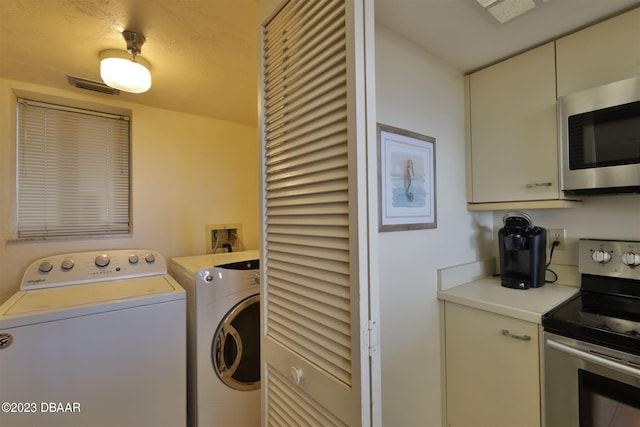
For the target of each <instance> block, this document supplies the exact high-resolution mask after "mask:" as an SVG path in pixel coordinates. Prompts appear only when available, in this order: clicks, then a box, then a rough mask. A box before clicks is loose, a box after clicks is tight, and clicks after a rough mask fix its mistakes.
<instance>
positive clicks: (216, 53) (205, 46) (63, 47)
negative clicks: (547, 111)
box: [0, 0, 640, 125]
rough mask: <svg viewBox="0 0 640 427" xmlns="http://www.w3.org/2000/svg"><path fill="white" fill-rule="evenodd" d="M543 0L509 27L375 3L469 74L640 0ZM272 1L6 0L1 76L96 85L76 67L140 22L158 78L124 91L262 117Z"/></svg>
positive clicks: (475, 10) (184, 107) (64, 85)
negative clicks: (261, 72) (262, 40)
mask: <svg viewBox="0 0 640 427" xmlns="http://www.w3.org/2000/svg"><path fill="white" fill-rule="evenodd" d="M305 1H311V0H305ZM365 1H366V2H372V1H373V0H365ZM536 2H537V3H539V4H540V6H539V7H537V8H536V9H534V10H533V11H532V12H531V13H528V14H526V15H523V16H521V17H518V18H516V19H514V20H512V21H509V22H507V23H506V24H504V25H502V26H500V25H498V24H497V22H496V21H495V20H494V19H493V18H492V17H491V16H490V15H488V14H487V13H486V12H484V11H483V10H482V8H481V7H480V6H479V5H478V4H477V3H476V2H475V0H375V10H376V20H377V21H378V22H379V23H381V24H383V25H384V26H386V27H388V28H390V29H392V30H394V31H396V32H398V33H400V34H402V35H404V36H405V37H407V38H409V39H410V40H413V41H414V42H415V43H417V44H419V45H420V46H422V47H423V48H424V49H425V50H427V51H429V52H431V53H432V54H435V55H436V56H438V57H441V58H442V59H444V60H445V61H447V62H449V63H450V64H452V65H454V66H455V67H456V68H458V69H460V70H461V72H468V71H471V70H473V69H477V68H480V67H482V66H485V65H487V64H490V63H492V62H495V61H497V60H499V59H502V58H504V57H508V56H511V55H513V54H515V53H518V52H521V51H523V50H526V49H528V48H531V47H533V46H535V45H538V44H541V43H542V42H545V41H547V40H551V39H553V38H555V37H557V36H558V35H561V34H566V33H568V32H571V31H574V30H575V29H577V28H580V27H583V26H585V25H588V24H590V23H592V22H596V21H599V20H602V19H603V18H606V17H609V16H612V15H615V14H617V13H620V12H621V11H622V10H625V9H629V8H630V7H632V6H634V5H638V4H640V1H638V0H547V1H546V2H544V3H543V2H542V0H536ZM259 3H260V4H259ZM265 3H270V4H271V5H273V4H275V3H276V2H275V1H274V0H0V77H4V78H9V79H14V80H20V81H26V82H30V83H36V84H41V85H45V86H50V87H55V88H61V89H66V90H72V91H80V92H82V93H87V92H86V91H84V90H82V89H77V88H75V87H72V86H70V85H69V83H68V81H67V77H66V76H67V74H71V75H75V76H79V77H84V78H88V79H92V80H100V74H99V58H98V56H99V53H100V51H102V50H104V49H124V48H125V42H124V40H123V38H122V36H121V34H120V33H121V32H122V31H123V30H125V29H127V30H133V31H137V32H140V33H142V34H143V35H144V36H145V37H146V43H145V44H144V46H143V47H142V57H144V58H145V59H146V60H147V61H149V62H150V63H151V66H152V70H151V72H152V76H153V86H152V88H151V90H150V91H149V92H147V93H144V94H138V95H134V94H127V93H121V95H119V97H118V99H121V100H123V101H129V102H136V103H140V104H145V105H150V106H155V107H160V108H166V109H171V110H176V111H182V112H186V113H191V114H198V115H203V116H208V117H213V118H219V119H223V120H230V121H235V122H240V123H246V124H251V125H255V124H256V120H257V93H258V89H257V83H258V40H259V28H258V22H260V20H259V19H258V14H259V13H260V11H261V9H260V8H259V6H261V5H264V4H265ZM96 96H98V97H110V96H111V95H105V94H97V93H96Z"/></svg>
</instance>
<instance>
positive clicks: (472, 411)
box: [444, 301, 541, 427]
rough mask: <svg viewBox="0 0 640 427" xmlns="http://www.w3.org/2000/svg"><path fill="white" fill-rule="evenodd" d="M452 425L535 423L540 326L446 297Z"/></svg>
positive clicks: (448, 414) (537, 419) (448, 411)
mask: <svg viewBox="0 0 640 427" xmlns="http://www.w3.org/2000/svg"><path fill="white" fill-rule="evenodd" d="M444 307H445V309H444V318H445V365H446V368H445V369H446V420H447V425H448V426H451V427H501V426H504V427H514V426H518V427H528V426H532V427H533V426H535V427H540V425H541V424H540V423H541V421H540V420H541V410H540V355H539V354H540V353H539V325H537V324H535V323H531V322H527V321H523V320H520V319H514V318H512V317H507V316H502V315H499V314H495V313H491V312H488V311H484V310H479V309H475V308H471V307H467V306H463V305H460V304H456V303H451V302H449V301H446V302H445V303H444Z"/></svg>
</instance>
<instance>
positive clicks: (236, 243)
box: [205, 224, 242, 254]
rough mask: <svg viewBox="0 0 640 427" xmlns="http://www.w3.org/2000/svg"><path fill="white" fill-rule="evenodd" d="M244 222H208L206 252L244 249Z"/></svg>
mask: <svg viewBox="0 0 640 427" xmlns="http://www.w3.org/2000/svg"><path fill="white" fill-rule="evenodd" d="M241 243H242V224H207V225H206V226H205V244H206V253H208V254H213V253H216V254H219V253H224V252H238V251H240V250H242V249H241V248H242V244H241Z"/></svg>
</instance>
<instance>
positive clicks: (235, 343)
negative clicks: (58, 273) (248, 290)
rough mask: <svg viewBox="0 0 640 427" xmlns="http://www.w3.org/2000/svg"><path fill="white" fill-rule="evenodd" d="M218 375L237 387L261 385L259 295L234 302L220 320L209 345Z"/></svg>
mask: <svg viewBox="0 0 640 427" xmlns="http://www.w3.org/2000/svg"><path fill="white" fill-rule="evenodd" d="M211 361H212V363H213V369H214V370H215V371H216V374H218V377H219V378H220V380H222V382H224V383H225V384H226V385H228V386H229V387H231V388H233V389H236V390H255V389H257V388H260V295H259V294H256V295H252V296H250V297H248V298H246V299H244V300H242V301H240V302H239V303H238V304H236V305H235V306H234V307H233V308H232V309H231V310H230V311H229V312H228V313H227V314H226V316H225V317H224V318H223V319H222V322H220V325H218V329H217V330H216V333H215V335H214V336H213V343H212V344H211Z"/></svg>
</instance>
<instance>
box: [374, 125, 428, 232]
mask: <svg viewBox="0 0 640 427" xmlns="http://www.w3.org/2000/svg"><path fill="white" fill-rule="evenodd" d="M377 128H378V206H379V216H378V218H379V219H378V230H379V231H398V230H416V229H421V228H436V227H437V221H436V140H435V138H432V137H430V136H425V135H420V134H418V133H415V132H410V131H407V130H403V129H398V128H395V127H392V126H387V125H383V124H380V123H378V126H377Z"/></svg>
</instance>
